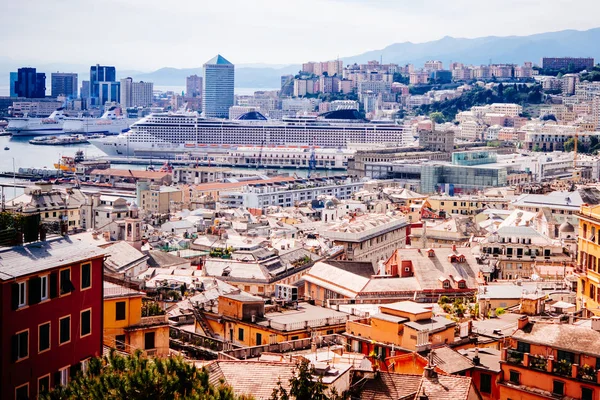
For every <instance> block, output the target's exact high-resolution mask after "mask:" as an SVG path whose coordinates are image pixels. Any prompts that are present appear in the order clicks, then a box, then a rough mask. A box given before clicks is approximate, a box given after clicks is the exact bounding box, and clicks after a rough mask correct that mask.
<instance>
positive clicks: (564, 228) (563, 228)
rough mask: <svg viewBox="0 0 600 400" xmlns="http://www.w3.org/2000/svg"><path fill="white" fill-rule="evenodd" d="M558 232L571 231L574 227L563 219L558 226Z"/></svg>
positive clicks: (573, 230)
mask: <svg viewBox="0 0 600 400" xmlns="http://www.w3.org/2000/svg"><path fill="white" fill-rule="evenodd" d="M558 230H559V232H560V233H572V232H575V228H574V227H573V225H571V224H570V223H569V221H565V222H563V223H562V224H561V225H560V227H559V228H558Z"/></svg>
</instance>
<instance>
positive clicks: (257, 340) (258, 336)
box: [256, 333, 262, 346]
mask: <svg viewBox="0 0 600 400" xmlns="http://www.w3.org/2000/svg"><path fill="white" fill-rule="evenodd" d="M261 344H262V333H257V334H256V345H257V346H260V345H261Z"/></svg>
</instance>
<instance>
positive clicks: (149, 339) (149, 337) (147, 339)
mask: <svg viewBox="0 0 600 400" xmlns="http://www.w3.org/2000/svg"><path fill="white" fill-rule="evenodd" d="M155 336H156V333H155V332H146V334H145V335H144V349H145V350H151V349H154V348H155V346H154V337H155Z"/></svg>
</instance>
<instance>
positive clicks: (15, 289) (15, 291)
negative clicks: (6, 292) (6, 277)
mask: <svg viewBox="0 0 600 400" xmlns="http://www.w3.org/2000/svg"><path fill="white" fill-rule="evenodd" d="M11 288H12V289H11V292H10V295H11V300H12V301H11V305H12V309H13V310H16V309H17V308H19V284H18V283H13V284H12V285H11Z"/></svg>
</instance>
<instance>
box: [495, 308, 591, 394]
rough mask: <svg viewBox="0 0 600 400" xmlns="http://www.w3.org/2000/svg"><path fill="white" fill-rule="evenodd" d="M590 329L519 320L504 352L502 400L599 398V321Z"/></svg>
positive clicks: (501, 386)
mask: <svg viewBox="0 0 600 400" xmlns="http://www.w3.org/2000/svg"><path fill="white" fill-rule="evenodd" d="M591 324H592V329H590V328H589V327H587V326H580V325H571V324H553V323H545V322H535V323H532V322H530V321H529V319H528V317H527V316H523V317H521V318H520V319H519V322H518V329H517V330H516V332H515V333H514V334H513V335H512V337H510V338H509V339H508V348H505V349H503V350H502V357H501V362H500V364H501V368H502V376H501V382H500V396H499V399H500V400H509V399H513V400H517V399H521V400H529V399H549V398H562V399H581V400H597V399H599V398H600V371H599V369H600V319H592V320H591Z"/></svg>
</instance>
